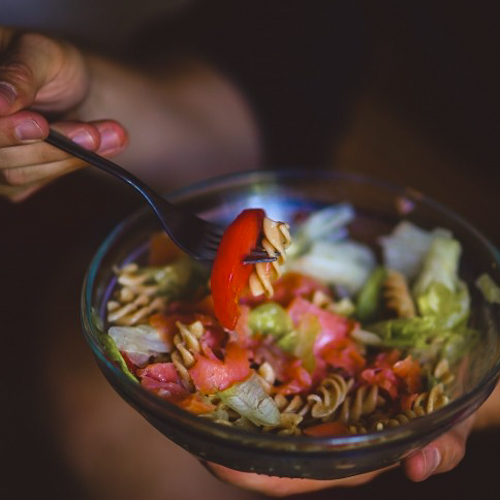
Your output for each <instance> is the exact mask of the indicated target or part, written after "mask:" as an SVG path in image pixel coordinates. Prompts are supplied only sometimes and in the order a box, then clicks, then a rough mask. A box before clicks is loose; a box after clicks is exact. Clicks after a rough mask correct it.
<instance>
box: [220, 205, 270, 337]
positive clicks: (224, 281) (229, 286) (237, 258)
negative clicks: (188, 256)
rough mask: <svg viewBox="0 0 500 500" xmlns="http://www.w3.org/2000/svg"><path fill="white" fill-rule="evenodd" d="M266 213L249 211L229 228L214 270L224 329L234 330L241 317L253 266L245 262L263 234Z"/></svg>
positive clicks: (260, 210)
mask: <svg viewBox="0 0 500 500" xmlns="http://www.w3.org/2000/svg"><path fill="white" fill-rule="evenodd" d="M264 217H265V212H264V210H262V209H259V208H256V209H247V210H244V211H243V212H241V213H240V214H239V215H238V217H236V219H235V220H234V221H233V222H232V223H231V224H230V225H229V226H228V228H227V229H226V231H225V232H224V235H223V236H222V240H221V242H220V244H219V248H218V250H217V256H216V258H215V261H214V264H213V267H212V276H211V289H212V297H213V300H214V312H215V316H216V318H217V319H218V320H219V321H220V323H221V324H222V326H223V327H224V328H227V329H228V330H233V329H234V327H235V326H236V322H237V320H238V316H239V306H238V299H239V298H240V296H241V295H242V294H243V292H244V290H245V288H246V286H247V284H248V280H249V278H250V274H251V273H252V269H253V267H254V266H252V265H247V264H244V263H243V259H244V258H245V257H246V256H247V255H248V254H249V253H250V252H251V251H252V250H253V249H254V248H255V247H256V245H257V243H258V241H259V238H260V236H261V232H262V224H263V221H264Z"/></svg>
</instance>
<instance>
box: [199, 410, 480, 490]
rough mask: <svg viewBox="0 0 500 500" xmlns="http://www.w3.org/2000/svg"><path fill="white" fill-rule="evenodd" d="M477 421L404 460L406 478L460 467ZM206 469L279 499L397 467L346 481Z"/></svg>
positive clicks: (357, 481) (365, 478) (351, 482)
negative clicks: (468, 439) (470, 434)
mask: <svg viewBox="0 0 500 500" xmlns="http://www.w3.org/2000/svg"><path fill="white" fill-rule="evenodd" d="M473 421H474V417H470V418H468V419H467V420H465V421H464V422H461V423H460V424H458V425H457V426H455V427H454V428H453V429H452V430H450V431H449V432H447V433H446V434H444V435H442V436H440V437H439V438H437V439H436V440H434V441H432V442H431V443H429V444H428V445H427V446H425V447H424V448H423V449H422V450H420V451H418V452H416V453H414V454H413V455H411V456H410V457H408V458H406V459H404V460H403V461H402V463H401V467H402V468H403V470H404V472H405V474H406V476H407V477H408V478H409V479H410V480H412V481H416V482H419V481H424V480H425V479H427V478H428V477H430V476H431V475H434V474H439V473H441V472H447V471H449V470H451V469H453V468H454V467H456V466H457V465H458V463H459V462H460V460H461V459H462V458H463V456H464V454H465V444H466V440H467V437H468V435H469V433H470V431H471V429H472V425H473ZM206 466H207V468H208V469H209V470H210V471H211V472H212V473H213V474H214V475H215V476H217V477H218V478H219V479H221V480H222V481H224V482H227V483H229V484H232V485H234V486H238V487H240V488H244V489H247V490H251V491H257V492H259V493H262V494H265V495H269V496H275V497H286V496H288V495H295V494H299V493H309V492H313V491H317V490H323V489H327V488H333V487H347V486H359V485H361V484H364V483H367V482H369V481H371V480H373V479H374V478H375V477H377V476H378V475H380V474H381V473H383V472H385V471H387V470H389V469H392V468H393V467H395V466H393V467H388V468H385V469H380V470H377V471H373V472H367V473H365V474H360V475H357V476H352V477H348V478H344V479H333V480H327V481H323V480H321V481H320V480H313V479H292V478H281V477H273V476H265V475H262V474H255V473H250V472H239V471H236V470H233V469H229V468H227V467H223V466H222V465H217V464H214V463H207V464H206Z"/></svg>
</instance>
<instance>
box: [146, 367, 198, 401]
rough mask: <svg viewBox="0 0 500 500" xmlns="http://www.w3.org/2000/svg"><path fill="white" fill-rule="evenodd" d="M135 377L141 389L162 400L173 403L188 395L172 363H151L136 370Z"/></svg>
mask: <svg viewBox="0 0 500 500" xmlns="http://www.w3.org/2000/svg"><path fill="white" fill-rule="evenodd" d="M137 375H138V376H139V378H140V379H141V385H142V386H143V387H145V388H146V389H148V390H150V391H152V392H155V393H156V394H157V395H158V396H160V397H162V398H165V399H169V400H174V401H175V400H178V399H182V398H185V397H186V396H187V395H188V390H187V389H186V387H184V385H183V384H182V381H181V379H180V377H179V374H178V373H177V370H176V369H175V366H174V364H173V363H153V364H150V365H148V366H146V367H145V368H143V369H141V370H137Z"/></svg>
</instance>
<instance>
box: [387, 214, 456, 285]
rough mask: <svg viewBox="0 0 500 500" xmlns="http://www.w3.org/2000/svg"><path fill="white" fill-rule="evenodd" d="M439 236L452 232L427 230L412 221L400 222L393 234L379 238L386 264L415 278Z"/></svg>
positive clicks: (407, 276) (446, 235)
mask: <svg viewBox="0 0 500 500" xmlns="http://www.w3.org/2000/svg"><path fill="white" fill-rule="evenodd" d="M438 236H445V237H449V236H451V234H450V233H449V231H447V230H445V229H441V228H436V229H434V230H433V231H425V230H424V229H421V228H420V227H418V226H416V225H415V224H413V223H412V222H409V221H402V222H400V223H399V224H397V226H396V227H395V228H394V230H393V231H392V233H391V234H389V235H387V236H382V237H381V238H380V239H379V243H380V246H381V247H382V257H383V262H384V266H385V267H387V268H388V269H394V270H395V271H398V272H400V273H401V274H403V276H405V277H406V278H407V279H409V280H413V279H414V278H415V277H416V276H417V275H418V273H419V272H420V269H421V267H422V261H423V259H424V256H425V254H426V253H427V252H428V250H429V247H430V245H431V243H432V241H433V239H434V238H435V237H438Z"/></svg>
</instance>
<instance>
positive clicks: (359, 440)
mask: <svg viewBox="0 0 500 500" xmlns="http://www.w3.org/2000/svg"><path fill="white" fill-rule="evenodd" d="M304 176H306V177H307V178H308V179H309V180H314V179H316V180H320V179H323V180H329V181H332V180H335V179H342V180H344V181H347V182H354V183H363V184H366V185H370V186H375V187H378V188H381V189H385V190H387V191H390V192H392V193H393V194H394V195H399V196H404V197H405V198H407V199H409V200H411V201H415V202H418V203H424V204H426V205H427V206H428V207H430V208H431V209H433V210H437V211H438V212H441V214H442V215H444V216H445V217H447V218H449V219H452V220H454V221H455V222H456V223H458V224H460V225H461V226H462V227H463V228H464V229H465V230H467V231H468V232H469V233H470V234H471V235H472V236H473V237H474V239H475V240H477V241H479V242H480V243H481V245H482V246H484V247H485V248H486V250H487V251H488V252H489V253H490V254H491V256H492V258H493V259H494V262H495V264H496V266H497V267H500V252H499V251H498V250H497V248H496V247H495V246H494V245H493V244H492V243H491V242H490V241H489V240H488V239H487V238H486V237H485V236H484V235H483V234H482V233H481V232H480V231H478V230H477V229H476V228H475V227H474V226H472V225H471V224H470V223H469V222H468V221H466V220H465V219H464V218H462V217H461V216H459V215H458V214H457V213H456V212H454V211H453V210H451V209H449V208H448V207H446V206H444V205H442V204H441V203H439V202H437V201H435V200H433V199H432V198H429V197H427V196H426V195H424V194H422V193H420V192H419V191H417V190H414V189H412V188H406V187H402V186H399V185H397V184H394V183H391V182H387V181H385V180H381V179H377V178H374V177H371V176H368V175H364V174H358V173H352V172H344V171H321V170H311V169H307V170H305V169H302V168H291V169H287V170H249V171H244V172H236V173H232V174H225V175H221V176H216V177H212V178H209V179H206V180H203V181H200V182H196V183H193V184H191V185H189V186H186V187H183V188H180V189H177V190H175V191H172V192H171V193H169V194H167V195H166V196H165V197H166V198H168V199H169V200H170V201H172V202H179V201H183V200H185V199H189V198H191V197H195V196H199V195H200V194H203V193H204V192H207V191H210V190H212V189H214V188H217V189H220V188H222V187H224V185H225V184H227V185H231V184H233V185H234V184H235V183H243V184H244V185H250V184H252V183H253V182H255V181H256V180H257V181H259V182H264V183H269V182H271V181H276V180H279V179H280V178H286V179H294V178H301V177H302V178H303V177H304ZM150 212H151V209H150V208H149V207H147V206H144V207H142V208H140V209H138V210H136V211H135V212H134V213H132V214H131V215H129V216H128V217H126V218H125V219H124V220H122V221H121V222H120V223H118V224H117V225H116V226H115V228H114V229H113V230H112V231H111V232H110V233H109V235H108V236H107V237H106V238H105V240H104V241H103V242H102V243H101V244H100V246H99V248H98V249H97V251H96V252H95V254H94V256H93V258H92V260H91V262H90V265H89V266H88V268H87V272H86V274H85V277H84V281H83V286H82V294H81V308H80V312H81V323H82V327H83V332H84V336H85V339H86V341H87V343H88V344H89V345H90V347H91V349H92V351H93V353H94V355H96V356H97V358H98V359H99V360H100V361H101V362H102V363H103V364H105V365H106V367H107V368H108V369H109V370H110V371H111V373H113V375H114V376H115V377H117V379H118V381H120V383H121V384H124V385H125V386H127V390H129V391H132V393H133V394H134V396H136V397H137V398H138V399H142V400H146V401H147V403H148V404H150V405H151V407H152V408H154V409H155V410H158V411H159V412H160V413H161V415H162V416H163V417H166V418H168V423H169V424H171V425H172V426H173V427H175V426H184V425H186V424H188V425H189V426H190V430H192V431H196V432H198V433H200V434H203V435H206V436H214V435H219V436H220V437H223V438H225V439H238V438H239V439H244V440H245V442H246V443H247V445H250V442H255V443H256V444H258V447H259V448H260V449H262V450H264V449H266V450H267V451H268V452H269V451H271V452H273V451H275V452H279V451H280V450H279V447H280V445H287V446H286V451H287V452H288V453H290V452H291V453H303V452H304V451H306V452H307V451H308V450H304V449H303V448H304V445H308V446H309V447H310V448H311V450H309V451H312V452H314V453H317V452H327V453H331V452H334V451H336V450H335V448H338V449H339V450H342V449H343V448H348V449H349V447H351V448H350V449H352V447H355V448H356V449H360V448H361V449H362V448H364V447H370V448H373V447H376V446H378V445H381V446H386V445H388V444H389V443H390V442H392V441H401V440H404V439H412V438H413V437H415V436H419V435H424V434H425V433H426V431H428V429H429V425H431V428H435V427H437V425H439V423H447V422H451V421H453V420H454V416H456V415H460V420H462V419H464V418H466V417H467V416H469V415H470V414H471V413H472V411H473V410H474V409H471V410H469V411H467V409H468V407H469V404H470V402H471V401H475V400H476V399H477V398H478V397H479V396H480V395H481V393H482V392H483V390H484V388H485V387H488V386H490V385H491V386H492V384H493V382H494V380H495V379H498V378H499V377H500V356H499V359H497V360H496V362H495V364H494V366H493V367H492V369H491V370H490V371H489V372H488V373H485V374H484V376H483V377H482V379H481V381H480V382H479V383H478V384H476V386H475V387H473V388H472V389H470V390H469V391H467V392H465V393H464V394H461V395H460V396H458V397H457V398H456V399H454V400H452V401H451V402H449V403H448V404H447V405H445V406H443V407H442V408H439V409H438V410H435V411H433V412H432V413H430V414H427V415H425V416H423V417H420V418H416V419H413V420H410V421H409V422H407V423H405V424H404V425H401V426H398V427H393V428H386V429H383V430H381V431H376V432H368V433H367V434H356V435H347V436H327V437H312V436H303V435H301V436H282V435H277V434H271V433H262V432H254V431H247V430H244V429H240V428H237V427H234V426H222V425H220V424H217V423H215V422H212V421H210V420H209V419H204V418H200V417H199V416H197V415H195V414H191V413H189V412H187V411H185V410H183V409H182V408H179V407H177V406H176V405H174V404H172V403H170V402H168V401H166V400H163V399H161V398H159V397H158V396H156V395H154V394H152V393H150V392H149V391H147V390H146V389H143V388H142V387H141V386H140V384H135V383H133V382H132V381H130V380H129V379H128V377H127V376H126V375H125V373H124V372H123V371H122V370H121V369H120V368H119V367H118V366H116V365H115V364H114V363H112V362H111V361H110V360H109V359H108V358H107V357H106V354H105V350H104V348H103V346H102V345H101V344H100V343H99V342H98V341H97V340H96V339H97V335H96V333H95V332H94V325H93V324H92V321H91V320H90V317H91V314H92V305H91V297H92V290H93V287H94V284H95V279H96V275H97V271H98V270H99V267H100V264H101V262H102V260H103V259H104V257H105V255H106V254H107V252H108V251H109V249H110V248H111V247H112V245H113V243H114V242H115V240H116V239H117V238H118V237H119V236H120V235H121V234H123V233H124V232H126V230H127V229H130V228H132V227H133V226H134V224H135V223H136V222H137V221H138V220H139V219H141V218H144V217H148V216H149V215H150V214H149V213H150ZM151 215H152V214H151ZM90 332H92V333H90ZM492 387H493V386H492ZM485 399H486V398H485ZM431 421H432V422H431ZM432 424H437V425H432ZM266 445H268V446H266ZM291 445H297V449H294V450H290V449H289V446H291ZM306 448H307V447H306Z"/></svg>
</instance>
